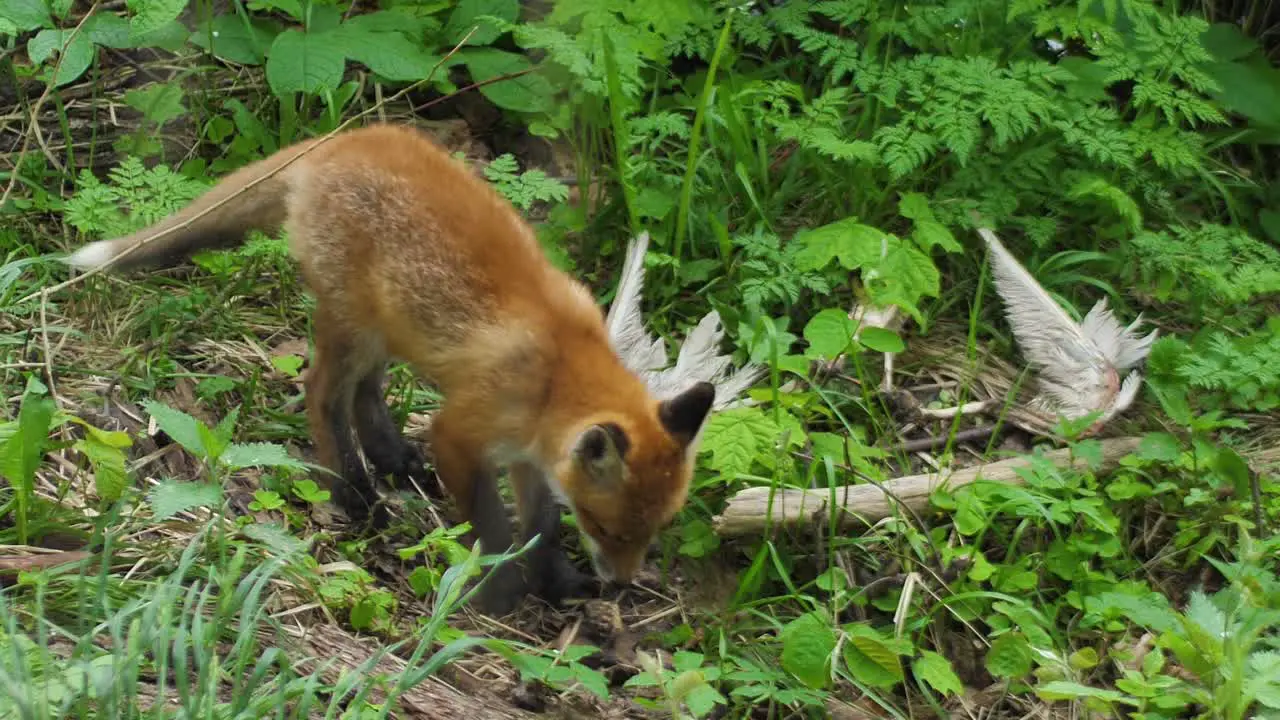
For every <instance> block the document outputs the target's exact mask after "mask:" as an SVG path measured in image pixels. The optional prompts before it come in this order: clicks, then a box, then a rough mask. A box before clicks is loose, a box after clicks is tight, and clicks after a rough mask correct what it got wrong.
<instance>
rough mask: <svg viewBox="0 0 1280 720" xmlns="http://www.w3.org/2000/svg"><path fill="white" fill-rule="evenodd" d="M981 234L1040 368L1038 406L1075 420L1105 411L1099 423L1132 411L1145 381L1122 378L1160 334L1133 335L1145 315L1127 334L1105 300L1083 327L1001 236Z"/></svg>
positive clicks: (1019, 332) (999, 287)
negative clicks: (1129, 410)
mask: <svg viewBox="0 0 1280 720" xmlns="http://www.w3.org/2000/svg"><path fill="white" fill-rule="evenodd" d="M978 233H979V234H980V235H981V236H982V238H983V240H985V241H986V243H987V247H988V248H990V251H991V269H992V274H993V275H994V277H995V285H996V292H997V293H998V294H999V295H1000V298H1001V300H1003V301H1004V306H1005V316H1006V318H1007V319H1008V321H1009V325H1010V327H1011V328H1012V330H1013V335H1014V337H1015V338H1017V341H1018V345H1019V346H1020V347H1021V348H1022V353H1023V355H1024V356H1025V357H1026V359H1027V361H1028V362H1029V363H1030V364H1031V365H1032V366H1033V367H1035V368H1036V370H1037V374H1038V377H1037V381H1038V385H1039V388H1040V391H1041V394H1040V396H1038V397H1037V398H1035V399H1034V400H1033V405H1034V406H1035V407H1037V408H1038V409H1042V410H1045V411H1050V412H1054V413H1061V414H1063V415H1065V416H1067V417H1069V418H1078V417H1081V416H1084V415H1088V414H1090V413H1093V412H1098V411H1102V413H1103V416H1102V419H1101V420H1100V421H1099V423H1102V422H1106V421H1107V420H1110V419H1111V418H1112V417H1114V416H1115V415H1117V414H1119V413H1120V412H1122V411H1123V410H1124V409H1126V408H1127V407H1129V405H1131V404H1132V403H1133V400H1134V398H1135V397H1136V396H1137V393H1138V389H1139V387H1140V385H1141V380H1142V376H1141V375H1140V374H1138V373H1136V372H1135V373H1131V374H1130V375H1129V376H1128V377H1126V378H1125V379H1124V382H1123V383H1120V381H1119V374H1120V372H1121V371H1123V370H1127V369H1130V368H1132V367H1134V366H1136V365H1137V364H1138V363H1140V362H1141V361H1142V359H1143V358H1145V357H1146V355H1147V352H1148V351H1149V350H1150V349H1151V343H1152V342H1154V340H1155V337H1156V333H1155V332H1154V331H1153V332H1152V333H1150V334H1149V335H1147V336H1146V337H1143V338H1139V337H1138V336H1137V334H1136V333H1135V332H1134V331H1135V330H1136V328H1137V327H1138V325H1139V323H1141V320H1142V318H1141V316H1139V318H1138V319H1137V320H1135V321H1134V322H1133V323H1132V324H1131V325H1129V326H1128V327H1125V328H1122V327H1121V326H1120V323H1119V322H1117V321H1116V319H1115V317H1114V315H1113V314H1112V313H1111V311H1110V310H1108V309H1107V304H1106V300H1105V299H1103V300H1100V301H1099V302H1098V303H1097V304H1095V305H1094V306H1093V309H1091V310H1090V311H1089V313H1088V315H1086V316H1085V318H1084V320H1083V322H1082V323H1080V324H1077V323H1076V322H1075V321H1074V320H1072V319H1071V316H1069V315H1067V313H1066V311H1065V310H1063V309H1062V307H1061V306H1059V305H1058V303H1057V302H1055V301H1054V299H1053V298H1052V297H1050V295H1049V293H1047V292H1045V290H1044V288H1043V287H1041V286H1040V284H1039V283H1038V282H1036V280H1035V278H1033V277H1032V276H1031V273H1029V272H1027V270H1026V268H1024V267H1023V266H1022V263H1020V262H1018V260H1017V259H1016V258H1014V257H1013V255H1012V254H1011V253H1010V252H1009V251H1008V250H1007V249H1006V248H1005V247H1004V245H1003V244H1002V243H1001V242H1000V240H999V238H997V237H996V235H995V233H993V232H991V231H990V230H988V229H986V228H979V229H978Z"/></svg>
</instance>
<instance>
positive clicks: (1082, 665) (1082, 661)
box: [1067, 647, 1098, 670]
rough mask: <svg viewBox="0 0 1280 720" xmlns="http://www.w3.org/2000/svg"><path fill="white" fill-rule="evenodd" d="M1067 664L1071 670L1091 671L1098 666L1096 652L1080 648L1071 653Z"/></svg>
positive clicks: (1087, 648)
mask: <svg viewBox="0 0 1280 720" xmlns="http://www.w3.org/2000/svg"><path fill="white" fill-rule="evenodd" d="M1067 664H1068V665H1070V666H1071V669H1072V670H1091V669H1093V668H1095V667H1097V666H1098V651H1097V650H1095V649H1094V648H1091V647H1085V648H1080V649H1079V650H1077V651H1075V652H1073V653H1071V656H1070V657H1068V658H1067Z"/></svg>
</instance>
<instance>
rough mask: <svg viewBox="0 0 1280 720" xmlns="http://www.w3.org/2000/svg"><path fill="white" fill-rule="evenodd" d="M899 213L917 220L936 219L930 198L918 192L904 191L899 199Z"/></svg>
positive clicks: (909, 218)
mask: <svg viewBox="0 0 1280 720" xmlns="http://www.w3.org/2000/svg"><path fill="white" fill-rule="evenodd" d="M898 214H899V215H901V216H902V217H904V218H906V219H908V220H912V221H915V222H919V221H921V220H933V219H934V217H933V210H932V209H930V208H929V198H927V197H925V196H924V195H923V194H921V193H918V192H905V193H902V197H900V198H899V199H898Z"/></svg>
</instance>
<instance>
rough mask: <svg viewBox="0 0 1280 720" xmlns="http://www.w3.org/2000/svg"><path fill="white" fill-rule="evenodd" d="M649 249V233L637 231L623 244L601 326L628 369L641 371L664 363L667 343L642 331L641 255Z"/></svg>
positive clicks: (642, 282)
mask: <svg viewBox="0 0 1280 720" xmlns="http://www.w3.org/2000/svg"><path fill="white" fill-rule="evenodd" d="M648 249H649V233H647V232H644V233H640V236H639V237H636V238H634V239H632V241H631V243H630V244H629V245H628V246H627V257H626V260H625V261H624V262H623V264H622V274H621V277H620V278H619V280H618V291H617V293H616V294H615V295H614V298H613V303H612V304H610V305H609V313H608V314H607V315H606V316H605V328H606V329H607V330H608V333H609V339H610V340H611V341H612V342H613V349H614V350H615V351H616V352H617V353H618V355H619V356H621V357H622V361H623V364H624V365H626V366H627V368H628V369H629V370H631V371H632V372H637V373H644V372H647V371H649V370H656V369H658V368H662V367H666V364H667V344H666V342H665V341H664V340H663V339H662V338H655V337H653V336H652V335H650V334H649V333H648V332H646V331H645V328H644V318H642V317H641V316H640V291H641V289H642V288H643V286H644V256H645V253H646V252H647V251H648Z"/></svg>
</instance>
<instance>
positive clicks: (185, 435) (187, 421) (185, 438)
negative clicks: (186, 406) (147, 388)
mask: <svg viewBox="0 0 1280 720" xmlns="http://www.w3.org/2000/svg"><path fill="white" fill-rule="evenodd" d="M142 407H143V409H144V410H146V411H147V414H148V415H150V416H151V417H152V418H153V419H155V421H156V425H157V426H158V427H159V428H160V430H162V431H163V432H164V434H165V435H168V436H169V437H170V438H171V439H172V440H173V441H174V442H176V443H178V444H179V445H181V446H182V447H184V448H186V449H187V451H188V452H190V453H192V454H193V455H198V456H200V457H202V458H203V457H205V455H206V453H207V449H206V446H205V444H204V441H203V440H202V439H201V434H200V428H201V427H203V425H204V424H203V423H201V422H200V421H199V420H197V419H195V418H193V417H191V416H190V415H188V414H186V413H184V412H182V411H181V410H175V409H173V408H171V407H169V406H168V405H165V404H163V403H159V402H156V401H154V400H146V401H144V402H143V403H142ZM205 431H206V432H207V431H208V428H205Z"/></svg>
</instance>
